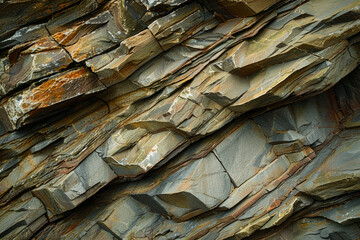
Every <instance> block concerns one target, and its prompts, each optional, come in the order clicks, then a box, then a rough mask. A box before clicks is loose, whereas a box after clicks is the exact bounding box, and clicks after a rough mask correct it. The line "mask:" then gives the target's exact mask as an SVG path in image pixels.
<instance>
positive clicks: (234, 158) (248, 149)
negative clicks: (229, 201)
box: [214, 121, 274, 187]
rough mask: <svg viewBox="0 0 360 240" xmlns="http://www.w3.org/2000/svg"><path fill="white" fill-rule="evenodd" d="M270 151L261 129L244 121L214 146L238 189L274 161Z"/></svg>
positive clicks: (251, 122)
mask: <svg viewBox="0 0 360 240" xmlns="http://www.w3.org/2000/svg"><path fill="white" fill-rule="evenodd" d="M270 150H271V145H270V144H268V143H267V141H266V137H265V136H264V133H263V132H262V130H261V128H260V127H259V126H258V125H257V124H255V123H254V122H253V121H246V122H245V123H244V124H243V125H242V126H241V127H240V128H239V129H238V130H236V131H235V132H234V133H232V134H231V135H230V136H228V137H227V138H226V139H224V140H223V141H222V142H221V143H220V144H219V145H218V146H216V148H215V149H214V153H215V154H216V156H217V157H218V158H219V160H220V162H221V163H222V165H223V166H224V168H225V169H226V171H227V172H228V173H229V175H230V177H231V179H232V181H233V182H234V184H235V185H236V186H237V187H239V186H240V185H241V184H243V183H244V182H245V181H246V180H248V179H249V178H251V177H252V176H254V175H255V174H256V173H257V172H259V171H260V170H261V169H262V168H264V167H265V166H266V165H268V164H269V163H270V162H271V161H272V160H273V159H274V156H272V155H271V151H270Z"/></svg>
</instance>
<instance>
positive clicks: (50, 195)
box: [33, 153, 116, 216]
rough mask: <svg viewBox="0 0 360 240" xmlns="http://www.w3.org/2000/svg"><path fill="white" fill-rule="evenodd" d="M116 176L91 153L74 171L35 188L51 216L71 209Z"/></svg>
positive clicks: (35, 192)
mask: <svg viewBox="0 0 360 240" xmlns="http://www.w3.org/2000/svg"><path fill="white" fill-rule="evenodd" d="M114 178H116V174H115V173H114V172H113V171H112V170H111V169H110V167H109V166H108V165H107V164H106V163H105V162H104V161H103V160H102V159H101V158H100V157H99V156H98V154H97V153H92V154H90V155H89V156H88V157H87V158H86V159H84V160H83V162H81V164H80V165H78V166H77V167H76V168H75V169H74V170H73V171H71V172H70V173H68V174H66V175H62V176H60V177H58V178H56V179H54V180H52V181H50V182H49V183H47V184H45V185H42V186H41V187H39V188H37V189H35V190H33V193H34V195H35V196H37V197H38V198H39V199H40V200H41V201H42V202H43V203H44V205H45V207H46V209H47V210H48V211H49V213H50V214H51V216H53V215H57V214H61V213H63V212H66V211H68V210H71V209H73V208H75V207H76V206H78V205H79V204H80V203H82V202H83V201H85V200H86V199H87V198H89V197H90V196H92V195H94V194H95V193H96V192H97V191H98V190H100V189H101V188H102V187H103V186H105V185H106V184H108V183H109V182H110V181H112V180H113V179H114Z"/></svg>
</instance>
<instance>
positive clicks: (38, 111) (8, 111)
mask: <svg viewBox="0 0 360 240" xmlns="http://www.w3.org/2000/svg"><path fill="white" fill-rule="evenodd" d="M104 89H105V87H104V86H103V84H102V83H101V82H100V81H99V80H98V78H97V77H96V75H94V74H93V73H91V72H90V71H89V70H87V69H86V68H83V67H80V68H77V69H73V70H69V71H67V72H64V73H61V74H58V75H56V76H54V77H52V78H50V79H48V80H47V81H45V82H43V83H41V84H39V85H32V86H31V87H30V88H28V89H26V90H25V91H23V92H20V93H18V94H16V95H14V96H11V97H9V98H7V99H4V101H3V102H2V104H1V105H0V116H1V119H0V124H1V125H2V126H3V128H4V129H5V130H6V131H11V130H15V129H17V128H19V127H21V126H23V125H25V124H27V123H31V122H34V121H36V120H38V119H41V118H43V117H44V115H49V113H51V111H56V110H57V108H59V107H61V106H63V105H66V103H67V102H69V101H70V100H73V99H76V98H78V97H80V96H85V95H89V94H91V93H95V92H98V91H101V90H104Z"/></svg>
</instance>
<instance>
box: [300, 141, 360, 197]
mask: <svg viewBox="0 0 360 240" xmlns="http://www.w3.org/2000/svg"><path fill="white" fill-rule="evenodd" d="M359 159H360V137H359V136H355V137H353V138H350V139H346V140H344V141H343V142H342V143H341V145H340V146H338V147H337V148H336V149H335V150H334V151H333V152H332V154H331V155H330V156H328V157H327V159H326V160H325V161H324V162H323V164H322V165H321V166H320V168H319V169H317V171H316V172H314V173H313V174H312V175H311V176H310V177H309V178H308V180H307V181H306V182H304V183H302V184H301V185H299V186H298V187H297V189H299V190H300V191H302V192H304V193H306V194H309V195H311V196H314V197H316V198H320V199H329V198H332V197H336V196H339V195H342V194H346V193H348V192H353V191H357V190H359V189H360V181H359V178H360V171H359V169H360V161H359Z"/></svg>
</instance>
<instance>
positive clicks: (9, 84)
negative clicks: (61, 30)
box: [0, 38, 72, 96]
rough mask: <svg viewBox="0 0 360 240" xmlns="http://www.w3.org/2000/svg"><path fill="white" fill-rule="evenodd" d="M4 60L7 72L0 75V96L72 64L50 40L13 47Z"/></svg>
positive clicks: (64, 53) (66, 55) (45, 39)
mask: <svg viewBox="0 0 360 240" xmlns="http://www.w3.org/2000/svg"><path fill="white" fill-rule="evenodd" d="M6 60H7V61H8V62H9V64H8V65H7V66H4V68H8V70H7V71H6V70H5V71H4V73H2V74H1V75H0V79H1V80H0V96H3V95H6V94H8V93H9V92H10V91H12V90H14V89H16V88H18V87H21V86H24V85H26V84H28V85H29V84H30V83H32V82H34V81H35V80H38V79H40V78H43V77H46V76H48V75H51V74H53V73H57V72H59V71H61V70H63V69H65V68H66V67H67V66H69V64H70V63H72V59H71V57H70V56H69V54H68V53H67V52H66V51H65V50H64V49H63V48H61V47H60V46H59V44H57V43H56V42H55V41H54V40H52V39H51V38H42V39H40V40H38V41H35V42H30V43H27V44H24V45H23V46H19V47H14V48H13V49H11V50H10V51H9V54H8V57H7V58H6Z"/></svg>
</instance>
